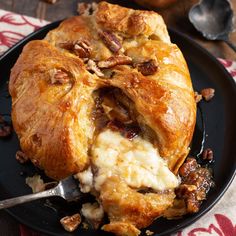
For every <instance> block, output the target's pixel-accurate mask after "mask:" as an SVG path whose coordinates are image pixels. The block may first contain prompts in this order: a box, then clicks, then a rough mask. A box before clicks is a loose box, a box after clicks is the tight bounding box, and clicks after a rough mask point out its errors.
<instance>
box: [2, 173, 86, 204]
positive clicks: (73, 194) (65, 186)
mask: <svg viewBox="0 0 236 236" xmlns="http://www.w3.org/2000/svg"><path fill="white" fill-rule="evenodd" d="M78 183H79V182H78V181H77V180H75V179H74V177H73V176H69V177H67V178H65V179H63V180H61V181H60V182H59V183H58V184H57V185H56V187H54V188H51V189H48V190H45V191H43V192H39V193H33V194H29V195H25V196H20V197H15V198H10V199H6V200H3V201H0V209H5V208H9V207H13V206H16V205H19V204H22V203H25V202H31V201H34V200H37V199H40V198H46V197H54V196H59V197H62V198H64V199H65V200H67V201H69V202H70V201H74V200H78V199H79V198H80V197H81V196H82V193H81V192H80V190H79V186H78Z"/></svg>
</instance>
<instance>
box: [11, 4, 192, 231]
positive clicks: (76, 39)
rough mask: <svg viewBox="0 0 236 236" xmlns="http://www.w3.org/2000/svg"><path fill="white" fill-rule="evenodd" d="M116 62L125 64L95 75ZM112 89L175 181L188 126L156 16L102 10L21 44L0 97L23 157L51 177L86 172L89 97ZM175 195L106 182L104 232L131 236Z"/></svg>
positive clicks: (184, 88) (186, 90) (186, 85)
mask: <svg viewBox="0 0 236 236" xmlns="http://www.w3.org/2000/svg"><path fill="white" fill-rule="evenodd" d="M117 55H121V56H122V55H123V56H126V57H125V58H122V57H120V58H119V63H118V64H116V63H115V64H114V63H113V64H112V66H110V67H107V68H104V67H102V66H101V68H99V65H107V64H106V63H107V60H108V59H109V60H110V61H111V60H113V59H111V58H112V57H117ZM122 60H123V61H122ZM101 61H105V62H106V63H104V62H103V63H100V64H99V62H101ZM145 63H146V64H145ZM108 65H110V64H109V63H108ZM111 86H112V87H117V88H119V89H121V90H122V92H123V93H124V94H125V95H126V96H127V97H128V98H129V99H131V100H132V101H133V103H134V106H135V109H136V110H137V113H138V116H137V121H138V123H139V124H140V126H143V127H145V126H147V127H149V129H151V130H152V131H153V132H154V134H155V140H154V144H155V146H156V147H157V148H158V150H159V152H160V155H161V156H162V157H163V158H165V159H166V160H167V163H168V166H169V168H170V170H171V171H172V172H174V173H175V174H177V172H178V169H179V167H180V166H181V164H182V163H183V161H184V160H185V158H186V156H187V154H188V152H189V145H190V142H191V139H192V135H193V130H194V126H195V121H196V103H195V100H194V92H193V88H192V84H191V80H190V75H189V71H188V68H187V65H186V62H185V60H184V57H183V55H182V53H181V52H180V50H179V48H178V47H177V46H176V45H175V44H172V43H171V42H170V38H169V35H168V32H167V29H166V26H165V24H164V22H163V20H162V18H161V16H160V15H158V14H157V13H155V12H151V11H149V12H148V11H138V10H133V9H128V8H124V7H120V6H118V5H111V4H108V3H106V2H101V3H99V4H98V7H97V9H96V10H95V12H94V13H93V15H89V16H87V15H82V16H76V17H72V18H69V19H67V20H65V21H63V22H62V23H61V24H60V26H59V27H58V28H56V29H54V30H52V31H51V32H49V33H48V34H47V36H46V37H45V39H44V40H36V41H32V42H30V43H28V44H27V45H26V46H25V48H24V50H23V52H22V53H21V55H20V57H19V59H18V60H17V62H16V64H15V65H14V67H13V69H12V72H11V78H10V84H9V90H10V94H11V96H12V120H13V125H14V128H15V131H16V133H17V135H18V137H19V140H20V145H21V148H22V150H23V151H24V152H25V153H26V155H27V156H29V158H30V159H31V160H32V162H33V163H34V164H35V165H37V166H39V167H40V168H42V169H44V170H45V172H46V174H47V175H48V176H50V177H52V178H54V179H62V178H64V177H66V176H68V175H71V174H75V173H77V172H80V171H82V170H84V169H86V168H87V167H88V166H89V165H90V158H89V150H90V148H91V146H92V144H93V140H94V134H95V130H96V127H95V124H94V117H93V115H92V114H93V109H94V106H95V105H94V104H95V103H94V99H93V93H94V91H95V90H97V89H99V88H103V87H111ZM111 186H112V187H111ZM114 189H117V191H115V192H114ZM124 195H125V196H129V197H128V198H123V197H122V196H124ZM174 197H175V195H174V191H173V190H170V191H168V192H165V193H147V194H145V195H143V194H141V193H138V192H136V191H135V190H132V189H131V188H130V187H129V186H128V185H127V184H126V183H124V182H123V180H121V179H119V177H113V178H109V179H107V180H106V181H105V183H104V185H103V186H102V188H101V191H100V194H99V195H98V200H99V201H100V203H101V204H102V206H103V207H104V209H105V211H106V212H107V213H108V216H109V218H110V220H111V223H110V224H108V225H105V226H104V227H103V228H104V230H107V231H110V232H114V233H116V234H117V235H123V234H124V233H126V234H127V235H138V233H139V230H138V229H140V228H143V227H146V226H148V225H149V224H151V222H152V221H153V220H154V219H155V218H157V217H159V216H160V215H161V214H162V213H163V211H164V210H165V209H166V208H167V207H168V206H171V205H172V203H173V199H174ZM134 213H135V214H134ZM124 231H125V232H124Z"/></svg>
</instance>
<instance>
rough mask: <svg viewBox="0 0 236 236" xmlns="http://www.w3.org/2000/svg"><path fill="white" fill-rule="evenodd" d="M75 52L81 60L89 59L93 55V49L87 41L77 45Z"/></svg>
mask: <svg viewBox="0 0 236 236" xmlns="http://www.w3.org/2000/svg"><path fill="white" fill-rule="evenodd" d="M73 51H74V53H75V54H76V56H79V57H80V58H88V57H90V55H91V51H92V49H91V47H90V46H89V43H88V42H87V41H82V42H77V43H75V45H74V49H73Z"/></svg>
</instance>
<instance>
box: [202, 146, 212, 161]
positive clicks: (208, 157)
mask: <svg viewBox="0 0 236 236" xmlns="http://www.w3.org/2000/svg"><path fill="white" fill-rule="evenodd" d="M213 158H214V156H213V151H212V150H211V149H210V148H207V149H205V150H204V151H203V153H202V159H203V160H207V161H212V160H213Z"/></svg>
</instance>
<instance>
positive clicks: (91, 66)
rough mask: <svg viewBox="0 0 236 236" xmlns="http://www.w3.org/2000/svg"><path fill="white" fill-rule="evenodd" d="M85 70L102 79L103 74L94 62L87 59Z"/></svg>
mask: <svg viewBox="0 0 236 236" xmlns="http://www.w3.org/2000/svg"><path fill="white" fill-rule="evenodd" d="M87 70H88V71H92V72H94V73H95V74H96V75H97V76H99V77H102V76H104V74H103V73H102V72H101V70H100V69H99V68H98V66H97V64H96V63H95V61H93V60H91V59H89V60H88V63H87Z"/></svg>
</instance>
